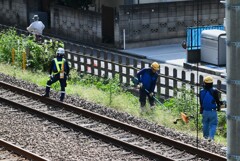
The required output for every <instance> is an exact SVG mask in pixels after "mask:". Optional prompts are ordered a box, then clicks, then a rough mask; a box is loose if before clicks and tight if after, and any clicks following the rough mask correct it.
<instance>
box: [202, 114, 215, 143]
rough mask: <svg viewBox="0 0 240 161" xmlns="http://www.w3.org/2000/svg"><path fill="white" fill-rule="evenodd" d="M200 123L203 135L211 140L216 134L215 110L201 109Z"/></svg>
mask: <svg viewBox="0 0 240 161" xmlns="http://www.w3.org/2000/svg"><path fill="white" fill-rule="evenodd" d="M202 124H203V137H204V138H206V139H211V140H213V139H214V136H215V134H216V129H217V124H218V117H217V111H216V110H212V111H206V110H203V114H202Z"/></svg>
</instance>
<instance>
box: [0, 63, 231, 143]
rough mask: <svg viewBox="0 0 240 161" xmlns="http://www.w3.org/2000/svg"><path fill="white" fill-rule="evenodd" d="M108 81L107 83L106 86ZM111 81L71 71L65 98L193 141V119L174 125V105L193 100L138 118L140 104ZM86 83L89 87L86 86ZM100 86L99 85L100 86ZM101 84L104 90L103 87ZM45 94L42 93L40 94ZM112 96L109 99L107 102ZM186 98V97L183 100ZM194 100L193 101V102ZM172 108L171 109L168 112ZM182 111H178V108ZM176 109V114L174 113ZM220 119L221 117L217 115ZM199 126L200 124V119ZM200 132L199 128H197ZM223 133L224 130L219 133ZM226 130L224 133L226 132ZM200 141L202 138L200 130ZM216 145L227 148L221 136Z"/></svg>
mask: <svg viewBox="0 0 240 161" xmlns="http://www.w3.org/2000/svg"><path fill="white" fill-rule="evenodd" d="M0 71H1V72H2V73H4V74H7V75H11V76H14V77H16V78H18V79H22V80H25V81H28V82H31V83H35V84H37V85H39V86H42V87H45V85H46V82H47V80H48V74H47V73H41V72H31V71H28V70H26V71H22V69H20V68H16V67H14V66H12V65H9V64H3V63H2V64H0ZM106 81H107V82H106ZM109 81H110V80H103V79H101V80H100V78H95V77H92V76H87V77H81V76H79V75H78V74H77V73H76V72H74V71H71V79H70V81H69V83H68V86H67V88H66V93H67V95H75V96H79V97H80V98H83V99H86V100H88V101H91V102H94V103H98V104H101V105H105V106H108V107H111V108H114V109H116V110H118V111H122V112H127V113H129V114H131V115H134V116H136V117H142V118H145V119H147V120H149V121H152V122H154V123H157V124H160V125H163V126H165V127H167V128H171V129H175V130H177V131H181V132H184V133H186V134H190V135H192V136H195V137H196V134H197V128H196V124H195V122H196V120H194V119H192V120H190V121H189V123H188V124H186V123H184V122H183V121H181V120H180V121H179V122H178V123H177V124H174V123H173V122H174V121H175V120H176V119H177V118H180V112H181V111H184V110H185V109H177V107H175V106H176V104H179V106H180V105H181V106H190V104H189V101H193V100H191V99H194V98H193V97H189V101H187V102H186V103H183V102H181V103H180V102H179V101H180V99H179V100H178V99H175V100H169V101H168V102H167V103H166V104H165V105H166V107H167V108H166V107H165V108H163V107H162V106H160V105H158V106H156V110H155V111H151V110H150V109H149V110H148V112H146V113H144V114H140V112H139V111H140V110H139V102H138V98H137V97H135V96H133V95H132V94H130V93H126V92H124V91H122V90H121V89H120V88H119V87H120V86H119V85H118V83H117V81H116V80H115V81H113V82H111V83H109ZM87 82H88V83H87ZM100 82H102V83H100ZM104 84H105V85H106V86H104ZM109 84H111V86H113V87H114V88H113V89H111V93H110V92H109V88H110V87H109ZM53 89H55V90H60V87H59V84H55V85H54V88H53ZM43 92H44V91H43ZM110 94H111V99H110ZM183 97H186V96H183ZM195 99H196V98H195ZM170 107H172V108H170ZM179 108H181V107H179ZM174 109H175V112H174ZM190 111H195V109H194V107H191V109H189V108H188V109H187V112H190ZM220 115H223V114H220ZM224 119H225V118H224V115H223V116H220V119H219V122H220V123H221V122H224ZM199 126H201V120H200V119H199ZM199 129H200V128H199ZM222 130H224V129H222ZM225 130H226V129H225ZM198 134H199V138H202V133H201V130H199V133H198ZM215 142H217V143H220V144H223V145H226V138H225V137H221V136H216V137H215Z"/></svg>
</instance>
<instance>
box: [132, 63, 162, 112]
mask: <svg viewBox="0 0 240 161" xmlns="http://www.w3.org/2000/svg"><path fill="white" fill-rule="evenodd" d="M159 69H160V65H159V64H158V63H157V62H153V63H152V64H151V67H150V68H143V69H141V70H140V71H139V72H138V73H137V79H138V82H139V84H138V88H139V102H140V110H141V112H143V111H144V108H145V105H146V97H148V101H149V104H150V108H151V109H154V89H155V86H156V82H157V79H158V73H157V71H158V70H159Z"/></svg>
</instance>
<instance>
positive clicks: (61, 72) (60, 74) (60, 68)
mask: <svg viewBox="0 0 240 161" xmlns="http://www.w3.org/2000/svg"><path fill="white" fill-rule="evenodd" d="M56 54H57V56H56V58H54V59H53V60H52V62H51V67H50V70H49V78H50V79H49V80H48V81H47V85H46V90H45V94H43V96H44V97H49V92H50V88H51V85H52V84H53V83H55V82H57V81H59V82H60V85H61V91H60V92H61V96H60V101H63V100H64V98H65V87H66V86H67V78H68V76H69V65H68V62H67V61H66V60H65V59H64V55H65V50H64V49H63V48H58V49H57V52H56Z"/></svg>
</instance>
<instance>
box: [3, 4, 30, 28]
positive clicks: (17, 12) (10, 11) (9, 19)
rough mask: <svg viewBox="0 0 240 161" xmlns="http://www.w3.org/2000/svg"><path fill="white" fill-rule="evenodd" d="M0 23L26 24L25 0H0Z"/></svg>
mask: <svg viewBox="0 0 240 161" xmlns="http://www.w3.org/2000/svg"><path fill="white" fill-rule="evenodd" d="M0 23H2V24H8V25H13V26H26V25H27V7H26V0H2V1H0Z"/></svg>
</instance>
